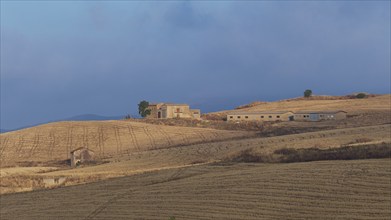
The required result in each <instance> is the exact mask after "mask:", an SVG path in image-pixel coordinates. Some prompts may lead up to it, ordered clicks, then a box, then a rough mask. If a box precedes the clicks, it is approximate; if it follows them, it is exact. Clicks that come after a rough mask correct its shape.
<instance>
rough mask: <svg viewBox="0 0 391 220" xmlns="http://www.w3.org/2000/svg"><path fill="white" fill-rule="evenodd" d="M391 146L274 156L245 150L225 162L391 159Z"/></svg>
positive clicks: (292, 151)
mask: <svg viewBox="0 0 391 220" xmlns="http://www.w3.org/2000/svg"><path fill="white" fill-rule="evenodd" d="M390 157H391V144H390V143H384V142H383V143H380V144H367V145H361V146H343V147H339V148H329V149H319V148H315V147H313V148H301V149H294V148H282V149H278V150H275V151H274V152H273V153H272V154H259V153H257V152H255V151H254V150H252V149H246V150H243V151H241V152H239V153H237V154H235V155H233V156H231V157H228V158H226V160H224V161H225V162H244V163H275V162H277V163H294V162H309V161H320V160H357V159H372V158H390Z"/></svg>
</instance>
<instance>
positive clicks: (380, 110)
mask: <svg viewBox="0 0 391 220" xmlns="http://www.w3.org/2000/svg"><path fill="white" fill-rule="evenodd" d="M328 110H330V111H331V110H343V111H346V112H348V119H346V120H341V121H327V122H317V123H315V124H314V123H310V122H294V123H292V122H289V123H281V124H282V125H281V127H303V126H304V127H312V126H316V127H320V126H325V127H326V126H333V127H357V126H368V125H375V124H385V123H391V95H389V94H388V95H380V96H375V97H369V98H365V99H346V98H344V99H342V98H341V99H336V100H335V99H331V98H329V99H315V98H313V99H311V98H310V99H304V98H297V99H290V100H289V99H288V100H282V101H277V102H254V103H252V104H249V105H245V106H241V107H240V108H239V109H236V110H231V111H222V112H214V113H209V114H206V115H205V116H204V117H205V118H207V119H216V120H223V119H224V118H226V115H227V113H229V112H231V113H232V112H257V111H260V112H263V111H265V112H268V111H293V112H295V111H328Z"/></svg>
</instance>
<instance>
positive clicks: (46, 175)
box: [0, 125, 391, 193]
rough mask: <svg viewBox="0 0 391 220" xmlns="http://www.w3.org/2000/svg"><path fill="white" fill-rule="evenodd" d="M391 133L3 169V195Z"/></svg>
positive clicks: (262, 141)
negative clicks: (247, 153)
mask: <svg viewBox="0 0 391 220" xmlns="http://www.w3.org/2000/svg"><path fill="white" fill-rule="evenodd" d="M390 132H391V126H390V125H380V126H370V127H360V128H349V129H335V130H328V131H319V132H309V133H303V134H292V135H283V136H277V137H268V138H246V139H237V140H225V141H215V142H206V143H199V144H191V145H184V146H177V147H169V148H158V149H153V150H146V151H137V152H131V153H125V154H121V155H117V156H116V157H114V158H111V160H110V161H111V162H110V163H105V164H100V165H95V166H86V167H81V168H77V169H69V167H68V168H67V167H58V166H56V164H48V163H43V164H38V165H39V166H40V167H12V168H1V180H2V181H1V183H2V185H1V186H0V193H10V192H17V191H30V190H33V189H42V188H51V187H58V186H69V185H75V184H81V183H88V182H96V181H102V180H104V179H108V178H113V177H119V176H129V175H134V174H138V173H144V172H150V171H158V170H167V169H173V168H179V167H182V168H185V167H189V166H193V165H195V164H198V165H199V164H208V163H214V162H219V161H226V160H227V159H228V160H229V159H230V158H232V157H235V156H236V155H238V154H240V153H241V152H243V151H246V150H247V149H251V150H252V152H254V153H255V154H257V155H269V154H271V153H273V152H274V151H276V150H278V149H283V148H295V149H308V148H317V149H330V148H331V149H333V148H339V147H341V146H360V145H366V144H376V143H382V142H384V143H391V137H390V135H389V134H390ZM25 166H27V165H25ZM47 166H50V167H47ZM61 178H62V179H63V180H64V181H65V182H64V183H59V184H49V185H46V184H45V182H44V180H45V179H46V180H49V182H50V181H53V180H54V179H61Z"/></svg>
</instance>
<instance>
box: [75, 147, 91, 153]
mask: <svg viewBox="0 0 391 220" xmlns="http://www.w3.org/2000/svg"><path fill="white" fill-rule="evenodd" d="M78 150H88V151H92V150H90V149H88V148H86V147H78V148H76V149H74V150H72V151H71V153H73V152H75V151H78ZM92 152H94V151H92Z"/></svg>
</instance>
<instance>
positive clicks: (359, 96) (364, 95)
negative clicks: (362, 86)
mask: <svg viewBox="0 0 391 220" xmlns="http://www.w3.org/2000/svg"><path fill="white" fill-rule="evenodd" d="M366 97H367V95H366V94H365V93H358V94H357V95H356V98H358V99H363V98H366Z"/></svg>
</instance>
